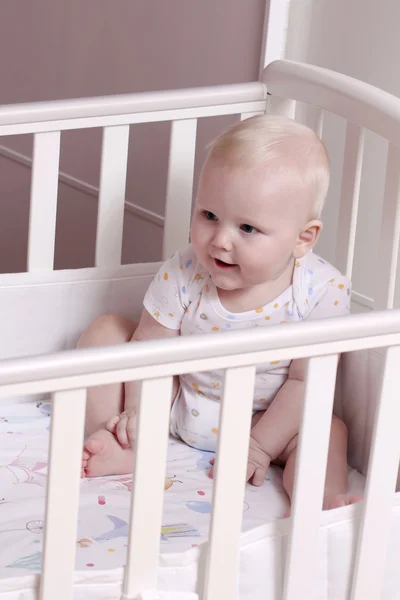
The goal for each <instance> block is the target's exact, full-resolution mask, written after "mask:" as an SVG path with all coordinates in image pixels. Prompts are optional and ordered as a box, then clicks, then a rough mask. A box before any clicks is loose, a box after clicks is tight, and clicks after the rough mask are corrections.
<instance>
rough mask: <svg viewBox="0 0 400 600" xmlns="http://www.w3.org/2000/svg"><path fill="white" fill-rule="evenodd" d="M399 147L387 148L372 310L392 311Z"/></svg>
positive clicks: (398, 227) (399, 184) (399, 192)
mask: <svg viewBox="0 0 400 600" xmlns="http://www.w3.org/2000/svg"><path fill="white" fill-rule="evenodd" d="M399 199H400V148H398V147H397V146H394V145H393V144H390V145H389V151H388V157H387V164H386V181H385V193H384V198H383V209H382V221H381V232H380V240H379V252H378V261H377V263H376V264H377V285H376V296H375V299H374V308H375V309H376V310H385V309H387V308H393V303H394V293H395V286H396V272H397V261H398V250H399V233H400V218H399V217H400V202H399Z"/></svg>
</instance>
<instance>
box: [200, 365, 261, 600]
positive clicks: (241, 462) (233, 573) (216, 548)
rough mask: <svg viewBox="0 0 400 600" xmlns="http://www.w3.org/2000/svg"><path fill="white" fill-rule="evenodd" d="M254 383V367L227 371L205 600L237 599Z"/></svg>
mask: <svg viewBox="0 0 400 600" xmlns="http://www.w3.org/2000/svg"><path fill="white" fill-rule="evenodd" d="M254 378H255V367H239V368H232V369H228V370H227V371H226V376H225V383H224V396H223V401H222V407H221V417H220V432H221V433H220V436H219V440H218V450H217V462H216V472H215V483H214V496H213V510H212V515H211V526H210V539H209V552H208V556H207V568H206V576H205V584H204V596H203V598H204V599H205V600H220V599H221V598H227V599H228V598H236V597H237V583H238V572H239V544H240V535H241V526H242V515H243V502H244V491H245V474H246V468H247V456H248V447H249V435H250V427H251V417H252V406H253V394H254ZM233 465H234V467H233Z"/></svg>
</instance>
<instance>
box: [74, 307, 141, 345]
mask: <svg viewBox="0 0 400 600" xmlns="http://www.w3.org/2000/svg"><path fill="white" fill-rule="evenodd" d="M136 326H137V324H136V323H135V322H134V321H132V320H130V319H127V318H126V317H122V316H120V315H113V314H106V315H102V316H101V317H98V318H97V319H95V320H94V321H93V322H92V323H91V324H90V325H89V327H88V328H87V329H86V331H84V333H83V334H82V335H81V337H80V339H79V340H78V344H77V346H78V348H91V347H95V346H109V345H114V344H122V343H124V342H129V340H130V339H131V337H132V335H133V332H134V331H135V329H136Z"/></svg>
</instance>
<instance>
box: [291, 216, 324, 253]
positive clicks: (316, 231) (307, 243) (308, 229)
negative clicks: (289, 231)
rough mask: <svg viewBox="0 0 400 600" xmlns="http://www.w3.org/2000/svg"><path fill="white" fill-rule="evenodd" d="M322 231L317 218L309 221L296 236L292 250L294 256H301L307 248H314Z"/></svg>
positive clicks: (320, 223)
mask: <svg viewBox="0 0 400 600" xmlns="http://www.w3.org/2000/svg"><path fill="white" fill-rule="evenodd" d="M321 231H322V222H321V221H318V220H316V219H315V220H314V221H309V222H308V223H307V224H306V225H305V227H304V229H303V230H302V231H301V232H300V234H299V237H298V238H297V243H296V246H295V249H294V252H293V257H294V258H302V257H303V256H305V255H306V254H307V252H308V251H309V250H312V248H314V246H315V244H316V243H317V242H318V238H319V236H320V234H321Z"/></svg>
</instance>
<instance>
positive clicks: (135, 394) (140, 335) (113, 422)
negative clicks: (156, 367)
mask: <svg viewBox="0 0 400 600" xmlns="http://www.w3.org/2000/svg"><path fill="white" fill-rule="evenodd" d="M179 334H180V331H179V329H168V328H167V327H164V326H163V325H161V323H159V322H158V321H157V320H156V319H155V318H154V317H152V316H151V315H150V314H149V313H148V312H147V310H146V309H145V308H144V309H143V312H142V315H141V317H140V321H139V324H138V326H137V328H136V330H135V332H134V334H133V336H132V338H131V340H130V341H131V342H142V341H146V340H156V339H162V338H171V337H176V336H177V335H179ZM140 388H141V382H140V381H128V382H126V383H125V384H124V410H123V412H122V413H121V414H120V415H115V416H114V417H112V418H111V419H110V420H109V421H108V423H107V426H106V428H107V429H108V430H109V431H111V432H112V433H114V434H115V435H116V436H117V438H118V441H119V443H120V444H121V446H122V447H123V448H129V447H131V446H132V445H133V443H134V439H135V433H136V413H137V407H138V402H139V399H140ZM171 401H172V400H171Z"/></svg>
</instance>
